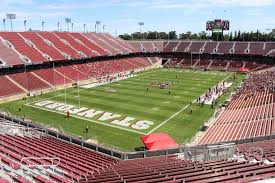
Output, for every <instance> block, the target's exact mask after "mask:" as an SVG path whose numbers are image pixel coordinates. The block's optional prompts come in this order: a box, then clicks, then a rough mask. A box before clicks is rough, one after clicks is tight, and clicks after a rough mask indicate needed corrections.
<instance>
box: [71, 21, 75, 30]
mask: <svg viewBox="0 0 275 183" xmlns="http://www.w3.org/2000/svg"><path fill="white" fill-rule="evenodd" d="M71 26H72V32H73V31H74V23H73V22H72V25H71Z"/></svg>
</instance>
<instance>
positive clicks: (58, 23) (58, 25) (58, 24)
mask: <svg viewBox="0 0 275 183" xmlns="http://www.w3.org/2000/svg"><path fill="white" fill-rule="evenodd" d="M59 27H60V22H59V21H58V22H57V31H58V32H59Z"/></svg>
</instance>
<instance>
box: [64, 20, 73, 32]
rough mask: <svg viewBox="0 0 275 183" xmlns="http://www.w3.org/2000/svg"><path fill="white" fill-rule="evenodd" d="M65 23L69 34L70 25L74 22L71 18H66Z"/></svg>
mask: <svg viewBox="0 0 275 183" xmlns="http://www.w3.org/2000/svg"><path fill="white" fill-rule="evenodd" d="M65 22H66V24H67V29H68V32H69V23H71V22H72V20H71V19H70V18H65Z"/></svg>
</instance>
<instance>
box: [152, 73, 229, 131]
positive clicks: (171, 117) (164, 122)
mask: <svg viewBox="0 0 275 183" xmlns="http://www.w3.org/2000/svg"><path fill="white" fill-rule="evenodd" d="M231 75H232V74H230V75H228V76H227V77H226V78H224V79H223V80H222V81H220V82H219V83H221V82H223V81H225V80H226V79H228V78H229V77H230V76H231ZM214 86H216V85H214ZM195 102H196V99H195V100H193V101H192V104H193V103H195ZM187 107H189V104H188V105H186V106H184V107H183V108H182V109H181V110H179V111H178V112H176V113H174V114H173V115H172V116H170V117H169V118H168V119H166V120H165V121H163V122H162V123H160V124H159V125H158V126H156V127H155V128H153V129H152V130H151V131H149V132H148V133H147V135H148V134H150V133H152V132H154V131H155V130H157V129H158V128H160V127H161V126H163V125H164V124H166V123H167V122H168V121H170V120H171V119H173V118H174V117H175V116H177V115H178V114H179V113H181V112H182V111H184V110H185V109H186V108H187Z"/></svg>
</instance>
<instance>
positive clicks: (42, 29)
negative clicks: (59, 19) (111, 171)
mask: <svg viewBox="0 0 275 183" xmlns="http://www.w3.org/2000/svg"><path fill="white" fill-rule="evenodd" d="M44 24H45V22H44V21H42V23H41V25H42V31H44Z"/></svg>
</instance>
